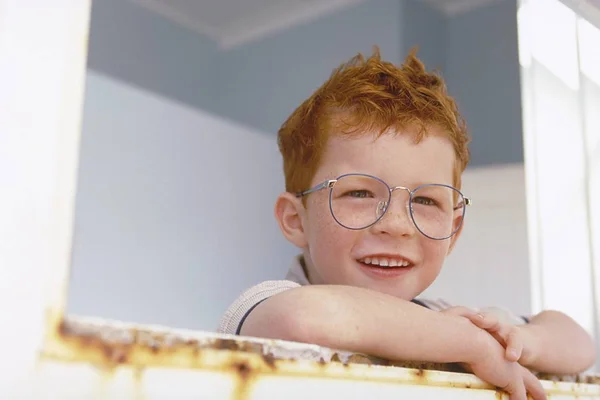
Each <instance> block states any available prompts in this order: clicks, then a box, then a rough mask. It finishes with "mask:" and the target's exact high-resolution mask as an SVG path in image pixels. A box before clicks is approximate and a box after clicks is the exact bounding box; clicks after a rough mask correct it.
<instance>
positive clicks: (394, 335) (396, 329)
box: [240, 285, 485, 363]
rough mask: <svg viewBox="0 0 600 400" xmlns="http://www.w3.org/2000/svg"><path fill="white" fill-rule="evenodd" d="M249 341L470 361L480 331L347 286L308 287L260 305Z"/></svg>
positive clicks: (247, 330) (249, 325) (248, 324)
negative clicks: (273, 341) (280, 341)
mask: <svg viewBox="0 0 600 400" xmlns="http://www.w3.org/2000/svg"><path fill="white" fill-rule="evenodd" d="M240 333H241V334H242V335H245V336H258V337H264V338H273V339H283V340H291V341H296V342H304V343H312V344H318V345H321V346H325V347H332V348H336V349H340V350H348V351H354V352H361V353H365V354H370V355H374V356H379V357H382V358H386V359H391V360H414V361H429V362H441V363H450V362H471V361H472V360H473V359H474V358H475V356H474V353H475V352H477V351H478V350H480V349H479V348H478V343H477V340H478V338H480V337H481V336H483V335H482V333H485V332H484V331H482V330H481V329H479V328H477V327H476V326H474V325H473V324H471V323H470V322H469V321H468V320H465V319H464V318H456V317H454V316H449V315H443V314H440V313H438V312H435V311H431V310H428V309H427V308H425V307H422V306H419V305H416V304H413V303H411V302H408V301H404V300H401V299H397V298H395V297H392V296H389V295H386V294H383V293H379V292H374V291H371V290H367V289H361V288H356V287H348V286H338V285H335V286H326V285H318V286H317V285H315V286H305V287H301V288H297V289H292V290H287V291H285V292H283V293H280V294H278V295H276V296H273V297H271V298H269V299H267V300H266V301H264V302H262V303H261V304H260V305H258V306H257V307H256V308H255V309H254V310H253V311H252V312H251V313H250V314H249V315H248V317H247V318H246V320H245V321H244V324H243V325H242V328H241V332H240Z"/></svg>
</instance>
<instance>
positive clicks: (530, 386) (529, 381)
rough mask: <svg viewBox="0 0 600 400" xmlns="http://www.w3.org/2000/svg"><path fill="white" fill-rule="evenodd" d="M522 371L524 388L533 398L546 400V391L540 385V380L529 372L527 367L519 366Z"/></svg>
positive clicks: (534, 399)
mask: <svg viewBox="0 0 600 400" xmlns="http://www.w3.org/2000/svg"><path fill="white" fill-rule="evenodd" d="M521 370H522V371H523V382H524V383H525V389H526V390H527V393H529V395H530V396H531V398H532V399H533V400H546V398H547V396H546V391H545V390H544V387H543V386H542V382H540V380H539V379H538V378H537V377H536V376H535V375H533V374H532V373H531V371H529V370H528V369H527V368H524V367H521Z"/></svg>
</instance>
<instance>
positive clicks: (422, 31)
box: [89, 0, 523, 166]
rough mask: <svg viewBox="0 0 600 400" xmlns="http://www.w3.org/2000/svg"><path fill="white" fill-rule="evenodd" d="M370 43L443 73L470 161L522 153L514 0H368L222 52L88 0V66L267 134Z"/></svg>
mask: <svg viewBox="0 0 600 400" xmlns="http://www.w3.org/2000/svg"><path fill="white" fill-rule="evenodd" d="M374 44H377V45H379V46H380V48H381V50H382V54H383V56H384V57H385V58H387V59H389V60H391V61H394V62H400V61H401V60H402V59H403V58H404V56H405V55H406V53H407V52H408V50H409V49H410V48H411V47H413V46H415V45H417V46H419V48H420V51H419V56H420V57H421V58H422V59H423V60H424V61H425V63H426V65H427V66H428V68H430V69H437V70H440V71H441V72H442V73H443V75H444V77H445V78H446V80H447V82H448V86H449V88H450V93H451V94H452V95H454V96H455V97H456V99H457V101H458V103H459V107H460V109H461V111H462V112H463V113H464V115H465V117H466V118H467V122H468V124H469V127H470V128H471V131H472V135H473V142H472V147H471V149H472V163H471V165H472V166H482V165H490V164H502V163H512V162H522V161H523V150H522V133H521V111H520V107H521V101H520V89H519V67H518V52H517V31H516V2H515V1H514V0H498V1H497V2H495V3H492V4H491V5H488V6H485V7H481V8H477V9H475V10H473V11H471V12H468V13H466V14H463V15H459V16H457V17H452V18H448V17H447V16H445V15H442V14H441V13H440V12H438V11H436V10H433V9H431V8H430V7H428V6H426V5H424V4H423V3H421V2H419V1H416V0H369V1H366V2H364V3H361V4H358V5H355V6H352V7H349V8H346V9H344V10H342V11H340V12H338V13H335V14H332V15H329V16H327V17H322V18H320V19H318V20H316V21H313V22H311V23H308V24H303V25H299V26H295V27H292V28H291V29H289V30H287V31H284V32H282V33H279V34H277V35H273V36H271V37H267V38H264V39H262V40H260V41H257V42H253V43H249V44H247V45H244V46H242V47H239V48H235V49H233V50H230V51H221V50H219V49H218V48H217V46H216V44H215V43H214V42H213V41H211V40H210V39H208V38H207V37H205V36H202V35H200V34H198V33H196V32H193V31H191V30H188V29H186V28H183V27H181V26H179V25H177V24H175V23H173V22H171V21H169V20H167V19H165V18H163V17H161V16H158V15H156V14H154V13H152V12H150V11H147V10H146V9H144V8H142V7H139V6H136V5H135V4H132V3H129V2H126V1H123V0H102V1H95V2H93V10H92V23H91V33H90V58H89V67H90V68H91V69H92V70H96V71H98V72H101V73H103V74H107V75H110V76H112V77H115V78H118V79H121V80H124V81H128V82H129V83H133V84H135V85H138V86H141V87H144V88H147V89H150V90H152V91H155V92H157V93H160V94H162V95H165V96H168V97H171V98H174V99H177V100H179V101H182V102H184V103H187V104H190V105H192V106H194V107H198V108H201V109H204V110H206V111H209V112H212V113H214V114H216V115H219V116H223V117H226V118H230V119H233V120H236V121H238V122H241V123H244V124H247V125H250V126H252V127H254V128H258V129H260V130H262V131H264V132H266V133H269V134H273V135H274V133H275V132H276V131H277V129H278V127H279V126H280V125H281V123H282V122H283V121H284V120H285V119H286V117H287V116H288V115H289V113H290V112H291V111H292V110H293V109H294V108H295V107H296V106H297V105H298V104H299V103H300V102H301V101H302V100H303V99H304V98H306V97H307V96H308V95H309V94H310V93H311V92H312V91H313V90H314V89H315V88H316V87H318V86H319V85H320V84H321V83H322V82H323V81H325V80H326V79H327V77H328V76H329V74H330V73H331V71H332V70H333V69H334V68H335V67H337V66H338V65H339V64H340V63H342V62H343V61H345V60H347V59H348V58H350V57H352V56H353V55H355V54H356V53H357V52H363V53H369V52H370V51H371V48H372V46H373V45H374ZM273 140H275V139H273Z"/></svg>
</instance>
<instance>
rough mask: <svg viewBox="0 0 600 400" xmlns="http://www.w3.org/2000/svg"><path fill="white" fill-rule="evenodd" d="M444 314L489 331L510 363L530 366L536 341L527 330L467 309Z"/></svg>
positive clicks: (447, 311)
mask: <svg viewBox="0 0 600 400" xmlns="http://www.w3.org/2000/svg"><path fill="white" fill-rule="evenodd" d="M442 313H444V314H451V315H456V316H460V317H465V318H467V319H468V320H470V321H471V322H472V323H473V324H474V325H475V326H477V327H478V328H481V329H484V330H485V331H487V332H488V333H489V334H490V335H492V336H493V337H494V338H495V339H496V340H497V341H498V343H500V344H501V345H502V346H503V347H504V348H505V357H506V359H507V360H508V361H518V362H519V363H520V364H521V365H524V366H527V365H530V363H531V359H532V358H533V353H534V343H535V341H534V340H532V338H531V335H530V332H529V331H528V330H527V329H523V327H520V326H516V325H512V324H509V323H504V322H501V321H500V319H499V318H498V316H496V315H494V314H493V313H491V312H485V311H484V312H477V311H474V310H471V309H469V308H466V307H451V308H448V309H446V310H443V311H442Z"/></svg>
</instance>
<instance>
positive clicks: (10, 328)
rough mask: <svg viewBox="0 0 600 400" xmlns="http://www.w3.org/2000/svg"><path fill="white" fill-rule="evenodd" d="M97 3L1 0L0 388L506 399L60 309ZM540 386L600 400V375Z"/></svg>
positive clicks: (150, 395)
mask: <svg viewBox="0 0 600 400" xmlns="http://www.w3.org/2000/svg"><path fill="white" fill-rule="evenodd" d="M89 13H90V0H54V1H52V2H50V1H45V0H0V187H1V188H2V194H1V195H0V315H1V316H2V326H1V329H0V354H1V356H0V372H1V373H0V398H2V399H17V398H19V399H21V398H23V399H39V398H43V399H47V398H56V399H92V398H93V399H100V398H102V399H104V398H106V399H117V398H118V399H122V398H131V399H175V398H210V399H267V398H278V399H294V398H303V399H304V398H311V397H315V398H320V397H325V396H327V397H331V396H334V398H365V397H369V398H376V399H386V398H390V399H391V398H420V399H426V398H435V399H439V398H444V399H448V398H456V399H467V398H469V399H473V398H478V399H479V398H480V399H495V398H500V397H502V394H501V393H499V392H497V391H496V390H495V389H494V388H493V387H491V386H489V385H487V384H486V383H484V382H482V381H480V380H479V379H477V378H476V377H474V376H472V375H469V374H463V373H453V372H448V371H434V370H430V369H423V368H420V366H418V365H405V366H404V367H397V366H381V365H373V364H377V363H379V362H380V360H373V359H370V358H368V357H364V356H360V355H356V354H348V353H344V352H337V351H334V350H330V349H324V348H320V347H318V346H309V345H302V344H297V343H289V342H280V341H264V340H256V339H249V338H239V337H232V336H224V335H216V334H212V333H204V332H185V331H175V330H173V329H169V328H161V327H141V326H133V325H131V324H125V323H116V322H109V321H102V320H94V319H91V318H78V317H74V316H65V315H64V312H63V310H64V308H65V307H64V305H65V296H66V287H67V283H68V277H69V265H70V253H71V245H72V232H73V228H72V226H73V210H74V199H75V182H76V171H77V165H78V150H79V138H80V123H81V111H82V101H83V90H84V88H83V85H84V74H85V65H86V55H87V48H86V46H87V34H88V24H89ZM107 295H108V294H107ZM444 368H445V367H444ZM543 384H544V387H545V389H546V390H547V392H548V393H549V394H551V395H552V398H553V399H557V398H565V399H566V398H575V397H582V398H597V399H600V385H598V384H594V383H593V382H591V383H570V382H550V381H543Z"/></svg>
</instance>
